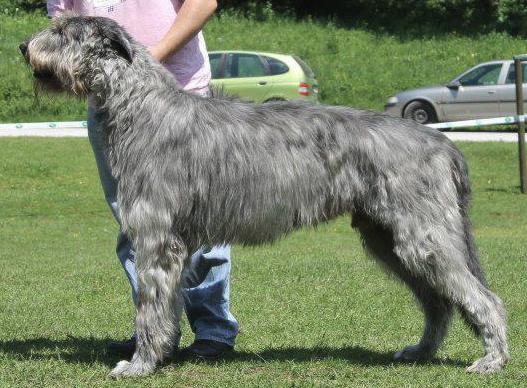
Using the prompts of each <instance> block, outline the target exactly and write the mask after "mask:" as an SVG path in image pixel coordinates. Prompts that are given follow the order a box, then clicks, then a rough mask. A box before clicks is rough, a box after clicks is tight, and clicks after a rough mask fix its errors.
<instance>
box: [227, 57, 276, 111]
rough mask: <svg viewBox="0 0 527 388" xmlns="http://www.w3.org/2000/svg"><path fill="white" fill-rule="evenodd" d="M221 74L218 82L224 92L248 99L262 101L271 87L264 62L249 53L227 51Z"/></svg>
mask: <svg viewBox="0 0 527 388" xmlns="http://www.w3.org/2000/svg"><path fill="white" fill-rule="evenodd" d="M222 76H223V78H222V79H221V80H220V79H219V80H218V83H220V84H221V85H222V87H223V89H224V91H225V93H226V94H228V95H234V96H239V97H240V98H242V99H244V100H248V101H254V102H262V101H263V100H264V99H265V96H266V95H268V94H269V93H270V89H271V88H272V84H271V82H270V80H269V78H270V77H269V70H268V68H267V66H266V64H265V63H264V62H263V61H262V59H261V58H260V56H258V55H255V54H251V53H227V54H226V58H225V65H224V70H223V75H222Z"/></svg>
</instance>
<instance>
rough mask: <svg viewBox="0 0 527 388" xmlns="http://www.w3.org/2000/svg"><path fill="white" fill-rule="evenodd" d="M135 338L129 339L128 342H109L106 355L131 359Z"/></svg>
mask: <svg viewBox="0 0 527 388" xmlns="http://www.w3.org/2000/svg"><path fill="white" fill-rule="evenodd" d="M136 342H137V341H136V339H135V337H131V338H130V339H129V340H126V341H123V342H110V343H109V344H108V346H107V347H106V350H107V352H108V354H112V355H114V356H121V357H125V358H131V357H132V356H133V355H134V353H135V344H136Z"/></svg>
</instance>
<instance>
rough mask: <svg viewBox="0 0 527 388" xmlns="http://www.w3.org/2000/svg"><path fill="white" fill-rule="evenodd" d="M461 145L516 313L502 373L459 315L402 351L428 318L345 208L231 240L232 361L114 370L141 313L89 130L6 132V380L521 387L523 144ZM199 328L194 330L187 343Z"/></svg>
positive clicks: (1, 312) (486, 260)
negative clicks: (440, 343) (419, 354)
mask: <svg viewBox="0 0 527 388" xmlns="http://www.w3.org/2000/svg"><path fill="white" fill-rule="evenodd" d="M461 148H462V150H463V151H464V152H465V155H466V156H467V158H468V161H469V165H470V167H471V175H472V180H473V186H474V197H475V198H474V207H473V210H472V219H473V221H474V224H475V230H476V236H477V242H478V245H479V248H480V251H481V258H482V262H483V264H484V266H485V268H486V270H487V274H488V278H489V282H490V284H491V286H492V288H493V289H494V290H495V291H496V292H497V293H498V294H499V295H500V297H501V298H502V299H503V300H504V302H505V304H506V306H507V309H508V312H509V322H510V346H511V354H512V362H511V363H510V364H509V365H508V366H507V368H506V369H505V370H504V371H503V372H501V373H499V374H496V375H493V376H474V375H469V374H466V373H465V371H464V370H465V367H466V366H468V365H469V363H470V362H471V361H473V360H474V359H476V358H478V357H479V356H480V355H481V352H482V346H481V345H480V342H479V341H478V340H476V339H475V338H473V336H472V335H471V333H470V331H469V330H468V329H467V328H465V327H464V326H463V325H462V323H461V321H460V320H459V319H458V318H456V320H455V322H454V324H453V328H452V331H451V335H450V336H449V337H448V339H447V341H446V344H445V346H444V347H443V348H442V349H441V351H440V352H439V354H438V356H437V358H436V359H434V360H433V361H432V362H430V363H425V364H422V365H412V364H410V365H405V364H397V363H393V362H392V354H393V352H395V351H396V350H398V349H400V348H402V347H403V346H406V345H408V344H410V343H414V342H416V341H417V340H418V338H419V336H420V332H421V328H422V315H421V314H420V313H419V312H418V309H417V307H416V305H415V303H414V302H413V299H412V297H411V295H410V293H409V292H408V291H407V290H406V288H404V287H403V286H401V285H400V284H398V283H397V282H396V281H395V280H393V279H390V278H389V277H388V276H387V275H385V274H384V273H383V272H382V271H381V270H380V269H379V267H378V266H377V265H376V264H375V263H373V262H372V261H371V260H369V259H368V258H366V257H365V255H364V254H363V252H362V250H361V248H360V243H359V240H358V237H357V235H356V234H354V233H353V232H352V231H351V230H350V227H349V224H350V220H349V219H348V218H347V217H343V218H340V219H338V220H337V221H335V222H332V223H329V224H326V225H322V226H320V227H319V228H318V230H317V231H314V230H306V231H300V232H297V233H295V234H293V235H291V236H289V237H287V238H285V239H284V240H282V241H280V242H278V243H277V244H276V245H274V246H265V247H260V248H254V249H248V248H244V249H242V248H240V247H235V249H234V267H233V273H232V311H233V313H234V314H235V315H236V317H237V318H238V320H239V322H240V326H241V332H240V334H239V337H238V341H237V346H236V352H235V353H234V354H233V355H232V356H231V357H229V358H228V359H227V360H225V361H222V362H218V363H213V364H200V363H194V362H183V363H181V362H177V361H175V362H173V363H171V364H169V365H168V366H165V367H164V368H162V369H161V370H159V371H158V372H157V373H156V374H155V375H154V376H151V377H148V378H146V379H144V380H126V381H117V382H115V381H112V380H111V379H110V378H109V377H108V373H109V371H110V368H111V367H112V366H113V365H114V363H115V362H116V361H118V360H117V359H116V358H114V357H109V356H107V355H106V354H105V351H104V349H105V346H106V343H107V342H108V341H109V340H111V339H124V338H127V337H128V336H129V335H130V333H131V331H132V325H133V323H132V321H133V309H132V305H131V301H130V297H129V286H128V284H127V281H126V279H125V276H124V273H123V271H122V269H121V267H120V264H119V263H118V260H117V259H116V257H115V255H114V253H113V252H114V248H115V246H114V241H115V237H116V233H117V228H116V225H115V223H114V221H113V220H112V218H111V216H110V212H109V211H108V210H107V208H106V205H105V203H104V200H103V195H102V192H101V189H100V187H99V183H98V179H97V175H96V171H95V164H94V163H93V160H92V159H93V157H92V155H91V150H90V148H89V145H88V142H87V140H86V139H77V140H73V139H6V138H4V139H0V149H1V150H2V152H1V153H0V204H1V206H0V296H1V298H0V386H1V387H14V386H90V387H93V386H106V385H108V386H123V387H129V386H137V387H139V386H154V387H157V386H159V387H161V386H182V387H183V386H185V387H201V386H207V387H226V386H239V387H248V386H325V385H327V386H329V385H331V386H372V387H379V386H383V387H384V386H394V387H395V386H410V387H425V386H433V387H438V386H442V387H443V386H451V387H460V386H463V387H481V386H493V387H519V386H522V385H525V381H526V378H527V371H526V369H525V365H527V327H526V325H525V322H526V321H525V317H526V314H527V307H526V306H527V304H526V303H525V296H526V294H525V290H526V289H527V280H526V276H525V274H526V271H527V261H526V259H527V248H526V244H525V235H526V233H527V227H526V223H525V219H526V217H527V199H526V198H525V197H524V196H522V195H520V194H519V189H518V187H517V184H516V182H517V173H516V148H515V146H514V145H511V144H498V143H488V144H461ZM191 340H192V334H191V333H190V331H189V329H188V327H185V331H184V340H183V344H184V345H185V344H188V343H189V342H190V341H191Z"/></svg>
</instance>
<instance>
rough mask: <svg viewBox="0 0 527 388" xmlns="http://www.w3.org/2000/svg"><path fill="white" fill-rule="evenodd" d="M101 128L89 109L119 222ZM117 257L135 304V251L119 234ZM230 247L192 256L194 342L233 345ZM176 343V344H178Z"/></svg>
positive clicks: (188, 307)
mask: <svg viewBox="0 0 527 388" xmlns="http://www.w3.org/2000/svg"><path fill="white" fill-rule="evenodd" d="M103 131H104V129H103V128H101V127H100V126H99V123H98V122H97V120H96V118H95V111H94V109H93V107H91V106H90V107H89V108H88V137H89V139H90V143H91V146H92V149H93V153H94V154H95V161H96V162H97V169H98V170H99V177H100V179H101V184H102V188H103V191H104V196H105V198H106V201H107V202H108V204H109V205H110V208H111V210H112V213H113V216H114V218H115V219H116V220H117V222H119V223H120V218H119V209H118V204H117V181H116V179H115V178H114V177H113V176H112V174H111V172H110V168H109V165H108V160H107V144H106V142H105V140H104V132H103ZM116 253H117V257H118V258H119V260H120V261H121V264H122V266H123V268H124V270H125V272H126V275H127V276H128V280H129V282H130V285H131V286H132V299H133V301H134V304H135V303H136V301H137V273H136V270H135V252H134V249H133V247H132V243H131V242H130V240H129V239H128V238H127V236H126V235H125V234H124V233H122V232H119V235H118V237H117V249H116ZM230 255H231V249H230V246H216V247H212V248H205V247H204V248H201V249H199V250H198V251H197V252H195V253H194V254H193V255H192V257H191V265H190V268H189V270H188V272H187V275H186V276H185V277H184V278H183V287H185V288H184V289H183V298H184V302H185V311H186V313H187V318H188V320H189V323H190V327H191V328H192V331H193V332H194V333H195V335H196V339H207V340H214V341H218V342H223V343H226V344H228V345H231V346H234V340H235V338H236V335H237V334H238V322H236V319H235V318H234V316H233V315H232V314H231V312H230V310H229V303H230V301H229V298H230V290H229V280H230V272H231V258H230ZM178 342H179V341H178Z"/></svg>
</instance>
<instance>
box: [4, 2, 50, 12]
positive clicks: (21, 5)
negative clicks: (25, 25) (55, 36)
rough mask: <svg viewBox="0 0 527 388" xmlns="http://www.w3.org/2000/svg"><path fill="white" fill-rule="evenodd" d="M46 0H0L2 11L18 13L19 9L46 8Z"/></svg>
mask: <svg viewBox="0 0 527 388" xmlns="http://www.w3.org/2000/svg"><path fill="white" fill-rule="evenodd" d="M45 8H46V1H45V0H0V12H1V13H16V12H18V11H34V10H37V9H39V10H44V9H45Z"/></svg>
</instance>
